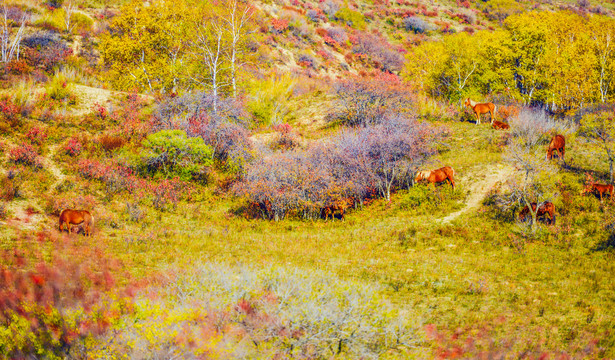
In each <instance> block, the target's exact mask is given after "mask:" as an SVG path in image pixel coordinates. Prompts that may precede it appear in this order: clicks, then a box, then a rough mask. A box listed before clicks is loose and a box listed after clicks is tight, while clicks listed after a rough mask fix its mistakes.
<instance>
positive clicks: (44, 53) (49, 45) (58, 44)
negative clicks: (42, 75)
mask: <svg viewBox="0 0 615 360" xmlns="http://www.w3.org/2000/svg"><path fill="white" fill-rule="evenodd" d="M21 43H22V45H23V46H24V50H23V52H24V58H25V59H26V62H27V64H28V65H29V66H30V67H32V68H34V69H41V70H43V71H45V72H46V73H52V72H53V71H54V70H56V69H57V67H58V66H59V65H60V64H61V63H62V62H64V61H65V60H66V59H67V58H68V57H69V56H71V55H72V53H73V51H72V49H71V48H69V47H68V46H67V45H66V42H65V41H63V40H62V39H61V37H60V35H59V34H57V33H54V32H37V33H34V34H32V35H29V36H27V37H25V38H24V39H23V40H22V42H21Z"/></svg>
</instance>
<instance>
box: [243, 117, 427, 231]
mask: <svg viewBox="0 0 615 360" xmlns="http://www.w3.org/2000/svg"><path fill="white" fill-rule="evenodd" d="M433 136H434V132H433V130H432V129H431V128H430V127H429V126H427V125H426V124H422V123H418V122H417V121H415V120H411V119H405V118H401V117H394V118H389V119H387V120H383V121H382V122H381V123H380V124H377V125H371V126H365V127H362V128H359V129H355V130H348V131H345V132H343V133H341V134H340V135H338V136H335V137H332V138H330V139H328V141H327V142H326V143H323V144H314V145H312V146H310V147H308V148H307V149H305V150H295V151H287V152H281V153H274V154H267V155H266V156H263V157H262V158H260V159H258V160H256V161H254V162H253V163H251V164H250V166H249V167H248V168H247V170H246V174H245V175H244V177H243V180H242V182H241V183H238V184H237V185H236V186H235V192H236V193H237V194H238V195H241V196H244V197H245V198H246V199H247V200H248V202H249V203H251V204H255V205H256V206H257V207H258V208H257V209H255V210H256V214H258V215H260V216H263V217H264V218H268V219H274V220H279V219H283V218H285V217H304V218H314V217H318V216H320V210H321V209H322V208H324V207H326V206H330V205H331V204H335V203H338V202H340V201H344V202H347V205H350V204H352V203H356V204H362V202H363V201H364V200H366V199H368V198H370V197H372V196H381V197H384V198H386V199H387V200H388V199H390V195H391V192H392V191H395V189H398V188H400V187H403V186H406V184H408V181H409V179H410V178H411V177H412V176H413V174H414V172H415V171H416V168H417V167H418V166H419V165H420V164H422V163H423V162H424V161H425V160H426V159H427V158H428V157H429V156H430V155H431V154H432V153H433V149H432V147H431V146H430V145H429V141H430V139H433ZM347 199H349V200H347Z"/></svg>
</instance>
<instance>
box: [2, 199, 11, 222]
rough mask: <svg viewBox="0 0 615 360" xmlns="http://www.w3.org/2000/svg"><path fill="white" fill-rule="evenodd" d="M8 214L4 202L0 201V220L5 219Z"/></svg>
mask: <svg viewBox="0 0 615 360" xmlns="http://www.w3.org/2000/svg"><path fill="white" fill-rule="evenodd" d="M8 215H9V213H8V210H7V208H6V203H5V202H4V201H2V202H0V220H5V219H6V218H7V217H8Z"/></svg>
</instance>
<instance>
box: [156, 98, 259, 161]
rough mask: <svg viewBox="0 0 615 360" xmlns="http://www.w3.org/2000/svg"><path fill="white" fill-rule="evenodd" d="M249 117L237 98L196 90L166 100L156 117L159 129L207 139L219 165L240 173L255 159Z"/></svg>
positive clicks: (212, 156) (206, 142)
mask: <svg viewBox="0 0 615 360" xmlns="http://www.w3.org/2000/svg"><path fill="white" fill-rule="evenodd" d="M246 116H247V115H246V113H245V111H244V106H243V105H242V104H241V103H240V102H238V101H236V100H233V99H223V98H218V97H214V96H213V95H210V94H208V93H203V92H196V93H189V94H186V95H184V96H180V97H177V98H173V99H170V100H168V101H166V102H163V103H162V104H160V106H159V107H158V109H157V111H156V114H155V116H154V117H155V129H158V130H164V129H179V130H183V131H185V133H186V134H187V135H188V137H190V138H192V137H199V138H201V139H203V141H204V143H205V144H206V145H207V146H209V147H210V148H211V153H210V154H211V159H212V160H214V161H215V162H216V163H217V165H219V166H221V167H222V168H224V169H225V170H228V171H230V172H238V171H240V170H241V169H243V168H244V167H245V165H246V163H247V161H249V160H250V159H251V158H252V146H251V143H250V140H249V139H248V135H249V134H248V130H247V128H246V126H245V124H246V121H247V119H246Z"/></svg>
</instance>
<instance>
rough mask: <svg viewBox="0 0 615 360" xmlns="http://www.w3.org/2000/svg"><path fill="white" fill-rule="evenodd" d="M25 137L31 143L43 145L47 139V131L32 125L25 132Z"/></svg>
mask: <svg viewBox="0 0 615 360" xmlns="http://www.w3.org/2000/svg"><path fill="white" fill-rule="evenodd" d="M26 139H28V141H30V143H31V144H32V145H38V146H40V145H43V144H44V143H45V140H47V131H46V130H45V129H44V128H40V127H38V126H33V127H32V128H30V130H28V132H27V133H26Z"/></svg>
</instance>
